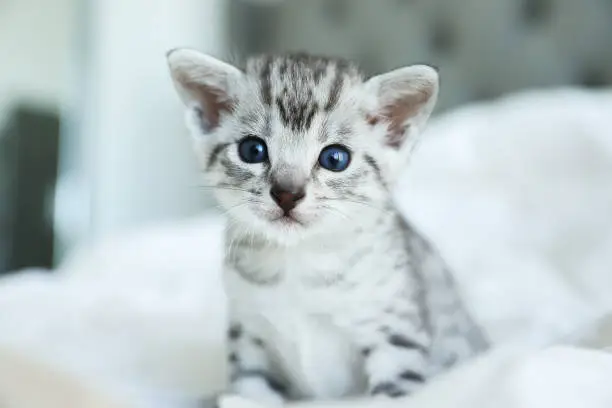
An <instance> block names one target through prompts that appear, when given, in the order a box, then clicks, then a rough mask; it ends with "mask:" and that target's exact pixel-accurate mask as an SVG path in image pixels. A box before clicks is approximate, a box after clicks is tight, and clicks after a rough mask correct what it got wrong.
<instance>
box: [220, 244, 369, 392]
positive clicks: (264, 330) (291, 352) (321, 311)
mask: <svg viewBox="0 0 612 408" xmlns="http://www.w3.org/2000/svg"><path fill="white" fill-rule="evenodd" d="M279 260H282V257H278V256H277V257H272V258H266V259H261V258H258V257H256V256H254V257H251V258H250V259H249V261H248V262H249V265H251V266H252V267H253V268H255V269H259V271H260V272H262V273H263V272H264V270H265V272H266V273H265V275H266V276H269V277H271V276H272V275H273V274H272V272H271V271H274V270H276V271H278V272H279V273H282V275H281V276H282V278H281V279H279V280H271V281H270V282H271V283H269V284H256V283H254V282H253V281H249V280H247V279H244V277H243V276H242V275H241V274H240V273H237V272H236V271H235V270H231V269H230V270H229V271H227V273H226V285H227V290H228V295H229V298H230V302H231V304H230V309H231V313H232V316H233V318H235V319H237V320H239V321H240V323H241V324H243V325H244V326H245V327H246V328H247V330H248V331H249V332H250V333H253V334H255V335H257V336H258V337H260V338H261V339H263V340H264V342H266V343H267V344H269V345H270V349H271V350H272V354H273V356H274V359H275V360H276V361H277V363H278V365H277V367H279V370H280V371H281V372H282V373H283V377H284V376H289V377H290V378H292V384H293V385H294V386H295V387H296V388H295V389H294V390H293V391H294V392H295V393H296V395H300V396H327V397H339V396H342V395H347V394H351V393H354V392H356V391H358V390H359V389H360V387H362V382H363V381H362V380H361V379H360V378H357V377H359V375H358V373H359V372H361V370H359V369H358V368H359V367H360V364H361V360H360V358H361V357H360V353H359V352H358V351H357V349H356V345H355V344H354V339H353V338H352V336H351V334H350V332H349V327H350V325H351V323H350V322H351V321H352V319H353V318H354V313H353V312H352V310H353V307H352V306H351V305H354V306H355V307H356V306H357V305H358V304H359V302H358V299H357V298H356V297H355V296H354V294H353V292H352V291H350V290H343V289H342V288H340V287H339V286H340V285H339V282H331V281H333V280H334V279H338V277H337V276H338V275H339V272H338V271H339V269H338V268H339V267H340V266H341V263H339V262H337V261H336V260H334V259H331V260H330V259H328V258H327V257H325V256H311V257H307V258H306V257H304V258H300V259H299V261H298V260H297V259H296V258H295V257H294V258H292V259H291V260H286V262H279ZM245 261H246V258H245ZM326 279H327V281H326ZM330 280H331V281H330ZM361 306H362V307H363V304H362V305H361ZM321 367H334V369H333V370H332V369H328V370H326V371H322V370H321Z"/></svg>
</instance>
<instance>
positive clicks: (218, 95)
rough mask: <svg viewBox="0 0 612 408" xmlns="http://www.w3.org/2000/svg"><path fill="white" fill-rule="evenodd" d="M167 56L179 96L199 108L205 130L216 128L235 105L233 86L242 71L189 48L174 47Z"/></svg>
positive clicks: (191, 105) (188, 104)
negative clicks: (232, 93)
mask: <svg viewBox="0 0 612 408" xmlns="http://www.w3.org/2000/svg"><path fill="white" fill-rule="evenodd" d="M166 58H167V59H168V65H169V67H170V72H171V75H172V79H173V80H174V85H175V87H176V89H177V91H178V93H179V96H180V97H181V99H182V100H183V102H184V103H185V104H186V105H187V106H189V107H193V108H195V109H196V110H197V112H198V114H199V116H200V118H201V121H202V129H203V130H204V131H205V132H210V131H212V130H214V129H215V128H216V127H217V126H219V121H220V119H221V115H222V114H223V113H224V112H228V111H231V109H232V107H233V103H234V102H233V100H232V96H231V92H230V87H231V84H232V83H235V82H236V81H237V80H239V78H240V77H241V76H242V72H241V71H240V70H239V69H238V68H236V67H234V66H233V65H230V64H228V63H226V62H223V61H220V60H218V59H216V58H213V57H211V56H209V55H206V54H202V53H200V52H198V51H195V50H190V49H186V48H178V49H174V50H171V51H169V52H168V53H167V54H166Z"/></svg>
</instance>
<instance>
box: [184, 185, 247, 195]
mask: <svg viewBox="0 0 612 408" xmlns="http://www.w3.org/2000/svg"><path fill="white" fill-rule="evenodd" d="M192 187H193V188H210V189H213V190H229V191H243V192H245V193H251V192H250V191H249V190H247V189H246V188H240V187H231V186H219V185H204V184H198V185H195V186H192Z"/></svg>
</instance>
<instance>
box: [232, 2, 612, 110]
mask: <svg viewBox="0 0 612 408" xmlns="http://www.w3.org/2000/svg"><path fill="white" fill-rule="evenodd" d="M236 2H237V3H236V7H234V9H235V10H238V9H242V10H243V13H245V12H244V10H247V9H248V12H246V14H248V16H249V17H248V18H245V19H244V21H241V24H239V25H240V27H236V25H233V26H234V32H233V39H232V43H233V44H234V45H235V46H238V47H239V48H241V50H240V51H241V52H244V53H250V52H261V51H269V50H307V51H310V52H317V53H324V54H331V55H341V56H344V57H348V58H351V59H355V60H357V61H359V62H361V64H362V65H363V66H364V68H365V69H366V70H367V71H369V72H370V73H374V72H380V71H382V70H386V69H391V68H394V67H398V66H401V65H405V64H408V63H414V62H427V63H431V64H434V65H437V66H439V67H440V68H441V74H442V79H443V81H444V82H443V87H442V94H441V96H440V104H439V107H440V110H443V109H445V108H449V107H452V106H455V105H457V104H460V103H463V102H466V101H470V100H475V99H488V98H491V97H495V96H498V95H501V94H504V93H507V92H510V91H514V90H517V89H523V88H534V87H550V86H557V85H567V84H573V85H585V86H589V87H591V86H604V85H612V52H610V46H611V42H612V0H580V1H576V0H376V1H372V0H308V1H284V2H283V1H277V2H276V4H273V3H274V2H265V4H262V3H261V2H254V3H253V2H248V3H247V2H245V1H244V0H236ZM237 15H238V14H236V13H235V14H234V16H237ZM243 15H244V14H243ZM237 25H238V24H237ZM247 32H248V33H249V34H250V35H246V33H247Z"/></svg>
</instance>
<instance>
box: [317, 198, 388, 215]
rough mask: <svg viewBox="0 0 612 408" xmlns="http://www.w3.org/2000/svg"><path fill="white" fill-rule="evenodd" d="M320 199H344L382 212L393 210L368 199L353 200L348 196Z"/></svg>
mask: <svg viewBox="0 0 612 408" xmlns="http://www.w3.org/2000/svg"><path fill="white" fill-rule="evenodd" d="M319 200H321V201H343V202H348V203H354V204H360V205H363V206H366V207H369V208H372V209H374V210H378V211H382V212H391V209H389V208H385V207H380V206H377V205H373V204H372V203H368V202H366V201H359V200H351V199H348V198H327V197H322V198H319Z"/></svg>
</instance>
